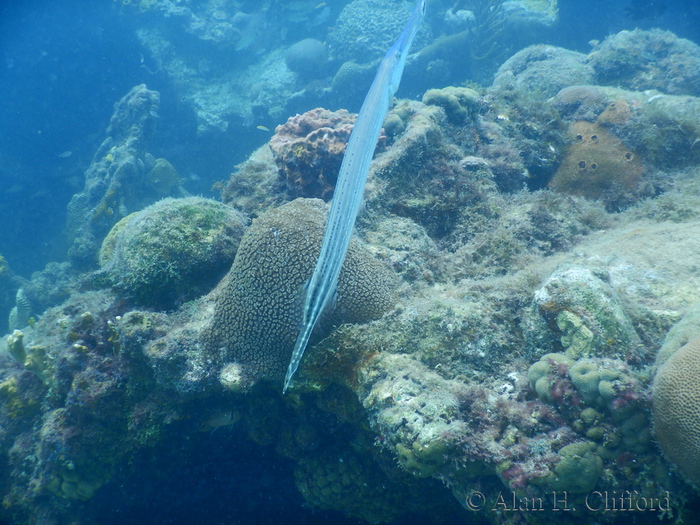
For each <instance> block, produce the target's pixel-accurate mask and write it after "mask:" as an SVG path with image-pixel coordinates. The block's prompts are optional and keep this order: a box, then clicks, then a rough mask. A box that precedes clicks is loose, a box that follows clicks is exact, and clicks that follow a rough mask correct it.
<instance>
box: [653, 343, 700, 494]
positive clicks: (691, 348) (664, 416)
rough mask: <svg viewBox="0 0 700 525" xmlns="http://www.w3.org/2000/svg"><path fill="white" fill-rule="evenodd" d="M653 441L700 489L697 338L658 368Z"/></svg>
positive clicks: (699, 360) (699, 359) (699, 346)
mask: <svg viewBox="0 0 700 525" xmlns="http://www.w3.org/2000/svg"><path fill="white" fill-rule="evenodd" d="M652 396H653V407H654V431H655V434H656V439H657V440H658V442H659V445H660V446H661V449H662V450H663V451H664V453H665V454H666V456H667V457H668V458H669V460H670V461H671V463H673V464H674V465H675V466H676V468H677V469H678V470H679V471H680V472H681V473H682V474H683V475H684V476H685V477H686V478H687V479H688V480H689V481H691V482H692V483H693V485H694V486H695V487H696V488H697V487H699V486H700V411H699V409H698V407H700V338H695V339H693V340H692V341H690V342H689V343H687V344H686V345H684V346H683V347H681V348H679V349H678V350H676V351H675V352H674V353H673V354H672V355H671V356H670V357H669V358H668V359H666V361H665V362H664V363H663V364H662V365H661V366H660V367H659V368H658V370H657V372H656V376H655V377H654V387H653V393H652Z"/></svg>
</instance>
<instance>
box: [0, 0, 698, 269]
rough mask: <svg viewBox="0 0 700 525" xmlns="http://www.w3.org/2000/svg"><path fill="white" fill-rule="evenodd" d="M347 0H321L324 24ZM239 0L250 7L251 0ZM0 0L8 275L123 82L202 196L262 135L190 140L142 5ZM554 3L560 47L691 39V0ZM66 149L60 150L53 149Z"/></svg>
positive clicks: (158, 143)
mask: <svg viewBox="0 0 700 525" xmlns="http://www.w3.org/2000/svg"><path fill="white" fill-rule="evenodd" d="M346 3H347V2H346V0H342V1H335V2H328V5H329V6H330V7H331V15H330V17H331V19H330V20H329V24H330V23H332V17H333V16H337V14H338V13H339V12H340V8H341V7H342V6H343V5H345V4H346ZM442 3H444V4H445V5H447V4H449V2H442ZM249 4H250V5H249V6H247V7H248V9H247V10H248V11H251V10H252V8H253V6H255V5H256V2H249ZM268 4H269V5H271V8H270V9H274V6H275V4H276V2H275V1H269V0H268V1H267V2H260V5H261V6H262V5H268ZM0 5H2V7H0V50H1V52H2V56H1V57H0V98H1V99H2V104H0V138H1V140H0V216H2V218H3V221H2V223H3V227H2V228H0V253H2V255H3V256H4V257H5V258H6V259H7V260H8V261H9V263H10V266H11V268H12V269H13V271H14V272H15V273H17V274H19V275H22V276H25V277H29V276H30V274H31V272H32V271H36V270H40V269H41V268H43V266H44V265H45V264H46V263H47V262H48V261H51V260H60V259H61V257H62V256H63V255H64V251H65V246H64V245H63V244H62V243H61V238H60V233H61V230H62V228H63V226H64V224H65V210H66V205H67V203H68V201H69V200H70V197H71V196H72V195H73V194H74V193H76V192H77V191H79V190H80V189H81V187H82V186H81V184H82V179H81V177H82V174H83V172H84V171H85V169H87V167H88V166H89V164H90V161H91V159H92V155H93V154H94V152H95V150H96V148H97V147H98V146H99V144H100V142H101V141H102V140H103V139H104V131H105V129H106V127H107V125H108V123H109V118H110V116H111V114H112V108H113V105H114V103H115V102H117V101H118V100H119V99H120V98H121V97H122V96H123V95H124V94H125V93H126V92H128V90H129V89H130V88H131V87H133V86H134V85H136V84H139V83H146V84H147V86H148V87H149V89H155V90H157V91H159V92H160V93H161V110H160V111H159V114H160V115H161V116H162V121H161V122H160V125H159V130H158V133H157V134H156V137H155V138H154V143H153V145H152V148H151V149H152V151H151V153H153V154H154V155H156V156H159V153H160V154H162V155H164V156H166V157H167V158H168V159H169V160H170V161H171V162H172V163H174V164H175V165H176V167H178V169H179V170H180V171H181V172H183V171H184V172H186V173H187V174H189V173H190V172H192V173H193V174H194V175H195V176H194V177H192V181H191V182H190V183H189V184H188V190H189V191H191V192H192V193H204V194H207V193H208V192H209V188H210V186H211V184H212V183H213V182H215V181H217V180H223V179H225V178H226V177H227V176H228V174H229V173H230V172H231V171H232V168H233V166H234V165H235V164H236V163H238V162H241V161H242V160H243V159H244V158H245V157H246V156H247V155H248V154H249V153H250V152H251V151H252V150H253V149H254V148H255V147H256V146H259V145H260V144H262V143H263V142H264V139H263V137H262V136H260V137H243V140H242V141H241V140H239V141H235V142H234V143H233V146H231V141H226V137H224V138H223V139H222V145H223V146H222V147H218V146H219V144H216V143H212V142H211V141H210V140H209V141H206V142H202V141H200V142H198V141H197V140H196V137H195V135H196V129H195V126H196V123H195V122H194V120H193V117H192V115H191V114H189V113H188V112H187V111H186V110H184V109H183V108H181V107H180V106H179V104H178V100H177V96H176V95H175V94H174V93H173V88H172V86H171V85H170V82H169V80H168V78H167V77H166V76H164V75H162V74H159V73H157V72H154V69H155V68H152V67H149V65H150V64H149V57H148V56H147V54H145V53H146V52H145V51H144V50H142V49H141V47H140V44H139V42H138V40H137V38H136V37H135V35H134V31H135V29H136V28H137V27H138V26H139V24H140V23H142V21H143V20H142V18H140V17H143V16H149V15H144V14H141V13H140V12H138V10H137V9H134V8H133V7H131V8H125V7H122V6H121V5H120V2H114V1H109V0H102V1H98V2H95V1H87V0H71V1H66V0H64V1H60V0H59V1H41V0H36V1H31V2H30V1H9V0H5V1H4V2H2V4H0ZM559 11H560V21H559V23H558V25H557V26H556V27H555V28H553V29H552V30H551V31H548V32H546V33H544V34H543V41H546V43H552V44H556V45H559V46H562V47H566V48H568V49H573V50H579V51H583V52H585V51H586V50H588V49H590V47H589V45H588V42H589V41H590V40H592V39H598V40H602V39H603V38H605V36H607V35H608V34H610V33H613V32H616V31H619V30H621V29H633V28H635V27H640V28H651V27H661V28H664V29H669V30H671V31H674V32H675V33H676V34H677V35H678V36H681V37H685V38H689V39H692V40H694V41H695V42H700V4H698V2H695V1H693V0H618V1H616V2H610V1H604V0H597V1H587V2H580V1H577V0H561V1H560V2H559ZM647 13H649V14H650V15H651V16H644V15H645V14H647ZM630 15H631V16H630ZM404 88H405V89H406V87H404ZM351 109H352V108H351ZM355 109H357V108H355ZM183 146H185V147H184V148H183ZM66 151H70V152H72V154H71V156H69V157H66V158H61V157H59V155H60V154H61V153H63V152H66ZM203 159H206V160H207V163H206V168H205V169H204V170H203V171H202V170H201V161H202V160H203ZM178 162H179V164H178ZM198 164H199V165H198ZM198 168H199V169H198Z"/></svg>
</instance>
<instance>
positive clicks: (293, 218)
mask: <svg viewBox="0 0 700 525" xmlns="http://www.w3.org/2000/svg"><path fill="white" fill-rule="evenodd" d="M325 214H326V211H325V206H324V205H323V203H322V202H321V201H320V200H306V199H296V200H294V201H292V202H291V203H288V204H286V205H284V206H281V207H280V208H277V209H275V210H270V211H268V212H266V213H265V214H263V215H261V216H260V217H258V218H257V219H256V220H255V221H254V222H253V224H252V225H251V226H250V227H249V228H248V230H246V233H245V235H244V236H243V239H242V240H241V244H240V246H239V249H238V252H237V254H236V259H235V261H234V263H233V266H232V267H231V270H230V272H229V273H228V275H227V276H226V277H225V278H224V279H223V280H222V281H221V283H220V284H219V286H218V287H217V288H216V289H215V290H214V291H213V292H211V293H210V294H209V295H208V296H207V297H204V298H203V299H202V300H201V301H200V303H199V304H198V305H197V306H195V307H193V308H194V310H193V315H191V318H189V319H186V320H185V321H182V322H181V323H180V325H179V326H178V328H177V329H175V330H173V333H172V334H171V335H169V336H168V337H166V338H163V339H162V340H159V341H155V342H154V343H152V344H151V345H149V347H148V349H147V354H148V356H149V359H150V360H151V362H152V363H153V367H154V369H155V371H156V374H157V376H158V377H159V380H160V381H161V382H162V383H164V384H167V385H169V387H171V388H173V387H176V388H177V389H178V390H180V391H181V392H192V393H197V394H201V393H202V391H203V390H204V389H211V388H221V386H222V385H223V386H224V387H225V388H227V389H228V390H231V391H234V392H241V391H248V390H250V388H251V387H252V386H253V385H254V384H255V383H257V382H259V381H261V380H278V381H281V378H282V377H283V376H284V372H285V371H286V369H287V365H288V364H289V358H290V356H291V351H292V348H293V346H294V341H295V339H296V335H297V330H298V327H299V322H300V319H301V318H300V316H301V310H302V309H301V303H300V290H301V289H302V287H303V285H304V283H305V282H306V281H307V280H308V278H309V277H310V276H311V273H312V271H313V267H314V265H315V261H316V258H317V257H318V252H319V250H320V247H321V240H322V237H323V225H324V224H325ZM261 268H265V271H261ZM394 284H395V281H394V277H393V275H392V273H391V271H390V270H389V269H388V268H387V267H386V266H385V265H384V264H383V263H381V262H380V261H377V260H376V259H374V258H373V257H372V256H371V255H370V254H369V253H368V252H367V251H366V250H365V249H364V248H363V247H362V245H361V244H360V243H359V242H358V241H356V240H354V241H352V242H351V244H350V248H349V250H348V255H347V257H346V259H345V262H344V264H343V269H342V271H341V273H340V278H339V281H338V299H337V303H336V305H335V308H334V309H333V310H332V311H331V312H328V314H327V315H326V316H324V317H323V318H322V319H321V323H320V327H319V328H320V329H322V330H323V332H325V333H328V331H329V330H330V328H331V327H333V326H337V325H340V324H343V323H366V322H368V321H371V320H373V319H376V318H378V317H381V315H382V314H383V313H384V312H386V311H387V310H388V309H389V308H391V307H392V306H393V304H394V301H395V297H394V291H393V289H394ZM320 335H321V332H319V333H317V334H315V336H314V337H313V340H312V344H313V343H314V342H315V341H318V338H319V337H320ZM311 353H313V352H307V354H311ZM353 355H354V354H348V355H342V356H339V357H338V358H337V359H336V361H338V362H335V363H333V364H332V366H334V367H335V368H336V369H337V370H339V372H338V373H341V374H350V373H352V364H351V363H350V362H349V361H350V360H351V359H352V357H353ZM302 372H303V371H302ZM300 378H307V380H308V381H309V382H311V383H312V384H313V383H315V382H322V381H327V380H329V379H330V375H329V372H328V370H327V369H325V368H323V369H322V370H321V371H318V373H316V374H313V373H310V374H309V376H308V377H307V376H306V375H305V374H303V373H302V374H301V375H300ZM217 385H218V386H217Z"/></svg>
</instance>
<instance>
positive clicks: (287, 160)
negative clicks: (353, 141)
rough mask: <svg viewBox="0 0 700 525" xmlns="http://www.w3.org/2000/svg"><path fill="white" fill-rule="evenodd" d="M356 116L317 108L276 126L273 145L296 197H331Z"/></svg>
mask: <svg viewBox="0 0 700 525" xmlns="http://www.w3.org/2000/svg"><path fill="white" fill-rule="evenodd" d="M356 117H357V116H356V115H355V114H352V113H348V112H347V111H346V110H344V109H341V110H338V111H329V110H327V109H322V108H316V109H312V110H311V111H307V112H306V113H304V114H303V115H296V116H295V117H291V118H290V119H289V120H288V121H287V122H286V123H285V124H282V125H280V126H277V129H275V135H274V136H273V137H272V139H271V140H270V148H271V149H272V151H273V153H274V155H275V163H276V164H277V166H278V167H279V171H280V175H281V176H282V177H283V178H284V179H285V180H286V181H287V187H288V188H289V190H290V192H291V193H292V195H293V196H295V197H314V198H321V199H323V200H326V201H328V200H330V198H331V196H332V195H333V188H334V187H335V181H336V179H337V177H338V170H339V169H340V163H341V162H342V160H343V154H344V153H345V146H346V145H347V142H348V139H349V138H350V132H351V131H352V127H353V125H354V124H355V118H356Z"/></svg>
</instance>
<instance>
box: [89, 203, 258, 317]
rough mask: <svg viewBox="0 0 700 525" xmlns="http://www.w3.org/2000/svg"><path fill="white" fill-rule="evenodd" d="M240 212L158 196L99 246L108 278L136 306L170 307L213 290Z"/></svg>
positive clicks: (233, 243) (239, 225)
mask: <svg viewBox="0 0 700 525" xmlns="http://www.w3.org/2000/svg"><path fill="white" fill-rule="evenodd" d="M245 225H246V219H245V217H243V215H242V214H241V213H239V212H238V211H236V210H235V209H233V208H231V207H230V206H226V205H225V204H221V203H219V202H216V201H212V200H209V199H203V198H201V197H189V198H186V199H163V200H161V201H159V202H157V203H155V204H153V205H151V206H149V207H147V208H145V209H144V210H142V211H140V212H138V213H133V214H131V215H129V216H127V217H125V218H124V219H122V220H121V221H119V222H118V223H117V224H116V225H115V226H114V228H112V231H110V233H109V234H108V235H107V237H106V238H105V240H104V241H103V243H102V248H101V250H100V264H101V266H102V268H103V269H104V270H105V271H106V272H107V274H108V275H109V277H110V280H111V281H112V282H113V283H114V284H115V285H116V286H117V287H118V288H120V289H121V290H123V291H124V292H125V293H126V294H127V295H129V296H131V297H132V298H133V299H134V300H136V301H137V302H138V303H139V304H142V305H145V306H152V307H157V308H172V307H174V306H177V304H179V303H180V302H183V301H186V300H189V299H192V298H194V297H196V296H197V295H201V294H203V293H206V292H208V291H209V290H210V289H211V288H213V287H214V286H215V285H216V283H217V281H218V280H219V279H220V278H221V276H222V275H223V273H224V272H225V271H226V270H227V269H228V268H230V266H231V263H232V262H233V258H234V256H235V254H236V249H237V248H238V243H239V241H240V239H241V237H242V235H243V231H244V229H245Z"/></svg>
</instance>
